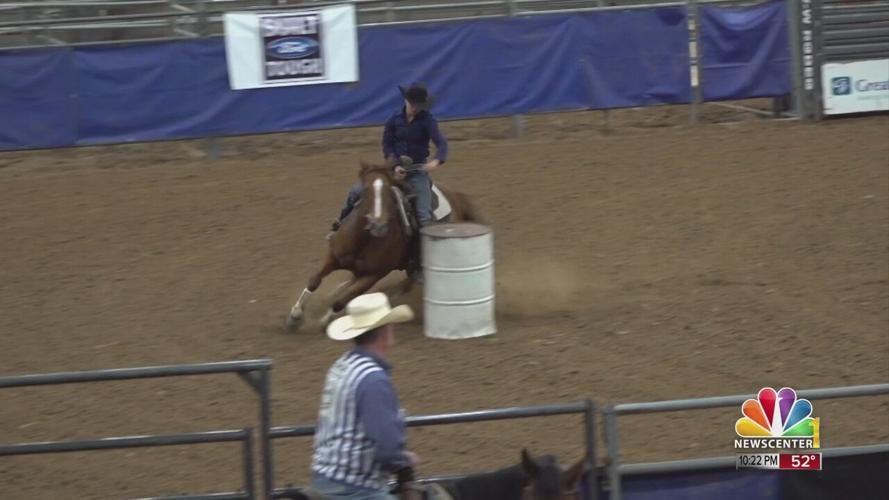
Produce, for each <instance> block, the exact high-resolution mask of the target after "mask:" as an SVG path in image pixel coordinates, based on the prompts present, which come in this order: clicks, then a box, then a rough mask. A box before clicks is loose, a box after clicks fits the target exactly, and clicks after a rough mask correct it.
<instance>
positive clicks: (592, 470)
mask: <svg viewBox="0 0 889 500" xmlns="http://www.w3.org/2000/svg"><path fill="white" fill-rule="evenodd" d="M583 421H584V424H585V425H584V433H585V437H586V448H587V460H589V461H590V464H589V465H590V467H589V469H587V471H586V473H585V474H584V476H585V478H586V485H587V491H586V493H587V495H586V496H585V497H584V498H586V499H588V500H599V475H598V474H597V473H596V404H595V403H593V401H592V400H590V399H587V400H586V410H585V411H584V415H583Z"/></svg>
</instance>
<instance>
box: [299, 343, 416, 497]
mask: <svg viewBox="0 0 889 500" xmlns="http://www.w3.org/2000/svg"><path fill="white" fill-rule="evenodd" d="M390 370H391V367H390V366H389V364H388V363H386V361H385V360H383V359H381V358H379V357H378V356H376V355H374V354H373V353H371V352H368V351H367V350H365V349H362V348H361V347H357V348H355V349H354V350H352V351H350V352H347V353H346V354H343V356H341V357H340V358H339V359H338V360H337V361H336V362H335V363H334V364H333V366H332V367H331V368H330V370H329V371H328V372H327V379H326V381H325V384H324V392H323V394H322V396H321V408H320V410H319V412H318V427H317V429H316V431H315V452H314V455H313V457H312V470H313V471H314V472H315V473H316V474H318V475H321V476H323V477H326V478H327V479H330V480H332V481H336V482H340V483H345V484H348V485H352V486H358V487H362V488H369V489H374V490H380V491H385V490H386V482H387V477H385V476H384V472H386V473H387V472H391V471H394V470H397V469H398V468H400V467H403V466H405V465H407V463H408V462H407V458H406V456H405V454H404V445H405V432H404V419H403V416H402V414H401V411H400V410H399V406H398V398H397V396H396V395H395V390H394V389H393V387H392V381H391V379H390V378H389V371H390Z"/></svg>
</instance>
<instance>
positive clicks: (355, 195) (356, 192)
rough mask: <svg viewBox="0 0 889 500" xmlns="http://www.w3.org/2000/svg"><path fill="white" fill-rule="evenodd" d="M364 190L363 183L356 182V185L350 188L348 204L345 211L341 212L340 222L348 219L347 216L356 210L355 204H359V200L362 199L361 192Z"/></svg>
mask: <svg viewBox="0 0 889 500" xmlns="http://www.w3.org/2000/svg"><path fill="white" fill-rule="evenodd" d="M363 189H364V186H362V184H361V181H360V180H358V181H355V184H352V187H351V188H349V194H348V195H347V196H346V202H345V203H344V204H343V210H342V211H341V212H340V222H342V221H343V219H345V218H346V215H348V214H349V212H351V211H352V209H353V208H355V204H356V203H358V199H359V198H361V191H362V190H363Z"/></svg>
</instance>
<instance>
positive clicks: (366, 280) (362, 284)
mask: <svg viewBox="0 0 889 500" xmlns="http://www.w3.org/2000/svg"><path fill="white" fill-rule="evenodd" d="M384 276H385V275H370V276H360V277H355V279H354V280H352V282H351V283H350V284H349V287H348V288H346V291H345V292H343V293H341V294H340V295H339V296H338V297H336V299H335V300H334V302H333V305H332V306H331V308H330V310H328V311H327V314H325V315H324V318H323V319H322V320H321V324H322V325H324V326H325V327H326V326H327V324H328V323H329V322H330V321H331V320H332V319H333V318H334V317H335V316H337V315H339V314H340V313H341V312H342V311H343V309H345V308H346V304H348V303H349V302H350V301H351V300H352V299H354V298H355V297H357V296H359V295H361V294H362V293H364V292H366V291H368V290H370V289H371V287H373V286H374V284H376V282H377V281H380V280H381V279H383V277H384Z"/></svg>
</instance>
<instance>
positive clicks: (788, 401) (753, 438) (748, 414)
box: [735, 387, 821, 449]
mask: <svg viewBox="0 0 889 500" xmlns="http://www.w3.org/2000/svg"><path fill="white" fill-rule="evenodd" d="M741 413H742V414H743V415H744V416H743V417H741V418H739V419H738V421H737V422H735V432H736V433H737V434H738V436H740V439H735V448H742V449H756V448H760V449H813V448H820V447H821V442H820V441H821V439H820V419H819V418H818V417H812V403H810V402H809V400H808V399H797V397H796V391H794V390H793V389H791V388H790V387H784V388H782V389H781V390H779V391H775V389H772V388H771V387H763V388H762V389H760V390H759V393H758V394H757V399H748V400H747V401H744V404H742V405H741Z"/></svg>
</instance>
